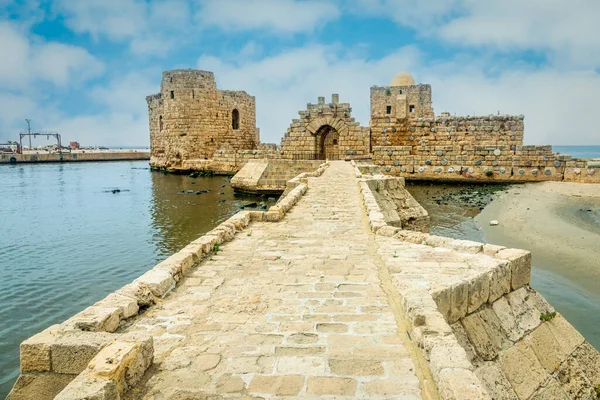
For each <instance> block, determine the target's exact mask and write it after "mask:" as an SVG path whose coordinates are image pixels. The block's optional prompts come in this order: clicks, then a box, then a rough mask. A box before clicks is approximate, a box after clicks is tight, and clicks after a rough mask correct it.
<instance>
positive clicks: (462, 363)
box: [429, 336, 473, 377]
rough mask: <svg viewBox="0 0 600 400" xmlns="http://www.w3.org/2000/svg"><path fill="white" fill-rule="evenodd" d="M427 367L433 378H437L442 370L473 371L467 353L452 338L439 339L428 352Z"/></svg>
mask: <svg viewBox="0 0 600 400" xmlns="http://www.w3.org/2000/svg"><path fill="white" fill-rule="evenodd" d="M429 367H430V369H431V372H432V373H433V376H434V377H436V376H439V375H440V373H441V372H442V371H443V370H444V369H448V368H450V369H452V368H460V369H465V370H473V366H472V365H471V363H470V362H469V359H468V358H467V353H466V352H465V349H463V348H462V347H461V346H460V344H458V342H457V341H456V339H455V338H454V337H453V336H446V337H440V338H438V340H437V343H436V344H435V345H434V346H433V347H432V348H431V351H430V352H429Z"/></svg>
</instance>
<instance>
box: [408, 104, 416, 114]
mask: <svg viewBox="0 0 600 400" xmlns="http://www.w3.org/2000/svg"><path fill="white" fill-rule="evenodd" d="M408 111H410V112H411V113H414V112H415V106H414V105H413V104H411V105H410V106H409V107H408Z"/></svg>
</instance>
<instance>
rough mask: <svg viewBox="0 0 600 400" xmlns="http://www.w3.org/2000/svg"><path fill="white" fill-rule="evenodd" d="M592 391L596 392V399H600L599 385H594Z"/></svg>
mask: <svg viewBox="0 0 600 400" xmlns="http://www.w3.org/2000/svg"><path fill="white" fill-rule="evenodd" d="M594 390H595V391H596V397H597V398H599V399H600V385H596V387H595V388H594Z"/></svg>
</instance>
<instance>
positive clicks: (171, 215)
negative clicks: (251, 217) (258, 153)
mask: <svg viewBox="0 0 600 400" xmlns="http://www.w3.org/2000/svg"><path fill="white" fill-rule="evenodd" d="M115 189H119V190H120V192H117V193H113V190H115ZM182 190H186V191H187V190H190V191H191V190H194V191H195V192H197V191H200V190H204V191H208V192H207V193H203V194H201V195H196V194H179V192H181V191H182ZM260 201H264V199H261V198H256V197H238V196H235V195H234V193H233V190H232V189H231V186H230V185H229V179H228V178H226V177H214V178H196V179H192V178H190V177H187V176H176V175H164V174H160V173H152V172H150V170H149V169H148V168H147V163H146V162H144V161H135V162H114V163H76V164H48V165H35V164H33V165H12V166H1V167H0V218H1V219H0V221H1V222H2V223H1V225H0V227H1V229H2V235H1V236H0V398H4V396H6V395H7V394H8V391H9V390H10V388H11V386H12V384H13V382H14V380H15V378H16V377H17V375H18V365H19V343H20V342H21V341H23V340H24V339H26V338H27V337H29V336H31V335H33V334H35V333H37V332H40V331H42V330H43V329H45V328H46V327H48V326H50V325H52V324H56V323H60V322H62V321H64V320H65V319H67V318H69V317H70V316H72V315H74V314H75V313H77V312H79V311H81V310H82V309H84V308H85V307H87V306H89V305H91V304H93V303H94V302H96V301H98V300H100V299H102V298H103V297H105V296H106V295H107V294H108V293H110V292H112V291H114V290H116V289H118V288H119V287H121V286H123V285H125V284H127V283H129V282H131V281H132V280H133V279H135V278H136V277H138V276H139V275H141V274H142V273H143V272H144V271H146V270H148V269H149V268H151V267H152V266H153V265H155V264H156V263H158V262H160V261H161V260H163V259H165V258H166V257H168V256H169V255H171V254H172V253H174V252H176V251H178V250H179V249H181V248H182V247H184V246H186V245H187V244H188V243H189V242H191V241H192V240H194V239H196V238H197V237H198V236H200V235H202V234H203V233H205V232H207V231H209V230H211V229H212V228H214V227H215V226H216V225H217V224H219V223H220V222H222V221H224V220H225V219H227V218H229V217H230V216H231V215H233V214H234V213H235V212H236V211H237V210H238V208H239V207H241V206H243V205H245V204H247V203H250V202H260Z"/></svg>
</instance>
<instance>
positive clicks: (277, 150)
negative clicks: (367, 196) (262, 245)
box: [146, 70, 600, 182]
mask: <svg viewBox="0 0 600 400" xmlns="http://www.w3.org/2000/svg"><path fill="white" fill-rule="evenodd" d="M431 98H432V90H431V85H427V84H417V83H415V81H414V79H413V77H412V76H411V75H410V74H408V73H405V72H401V73H399V74H397V75H396V76H395V77H394V78H393V79H392V81H391V83H390V85H389V86H373V87H371V118H370V124H369V127H364V126H361V125H360V123H358V122H357V121H355V120H354V118H352V107H351V106H350V104H348V103H340V101H339V95H337V94H333V95H332V98H331V102H330V103H326V102H325V98H324V97H319V99H318V103H317V104H308V106H307V108H306V109H305V110H301V111H299V112H298V118H296V119H293V120H292V123H291V124H290V127H289V128H288V130H287V132H285V135H284V137H283V138H282V140H281V145H280V146H279V147H277V146H275V145H264V144H261V143H260V136H259V130H258V128H257V127H256V103H255V99H254V97H252V96H250V95H248V94H247V93H246V92H243V91H223V90H218V89H217V87H216V83H215V79H214V75H213V73H212V72H207V71H197V70H174V71H166V72H164V73H163V79H162V84H161V92H160V93H159V94H155V95H152V96H148V97H147V98H146V100H147V102H148V111H149V117H150V143H151V162H150V164H151V166H152V167H153V168H156V169H167V170H174V171H190V170H208V171H212V172H216V173H230V174H231V173H236V172H238V171H239V170H240V169H241V168H242V167H243V166H244V165H245V164H246V163H247V162H248V161H249V160H252V159H263V160H264V159H268V160H295V161H298V162H300V161H302V160H326V159H327V160H338V159H346V160H353V159H354V160H370V161H371V162H373V163H374V164H375V165H376V166H378V167H380V168H381V172H382V173H384V174H388V175H394V176H403V177H405V178H407V179H425V180H450V181H454V180H484V181H487V180H496V181H539V180H557V181H562V180H568V181H576V182H600V173H598V174H596V168H595V167H594V166H593V165H591V164H589V163H588V162H587V161H586V160H577V159H573V158H572V157H571V156H569V155H559V154H554V153H553V152H552V147H551V146H524V145H523V134H524V116H522V115H488V116H458V117H457V116H451V115H450V114H449V113H442V114H441V115H438V116H436V115H435V113H434V110H433V107H432V100H431ZM272 162H275V161H272ZM307 165H308V164H307ZM311 168H312V165H311Z"/></svg>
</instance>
